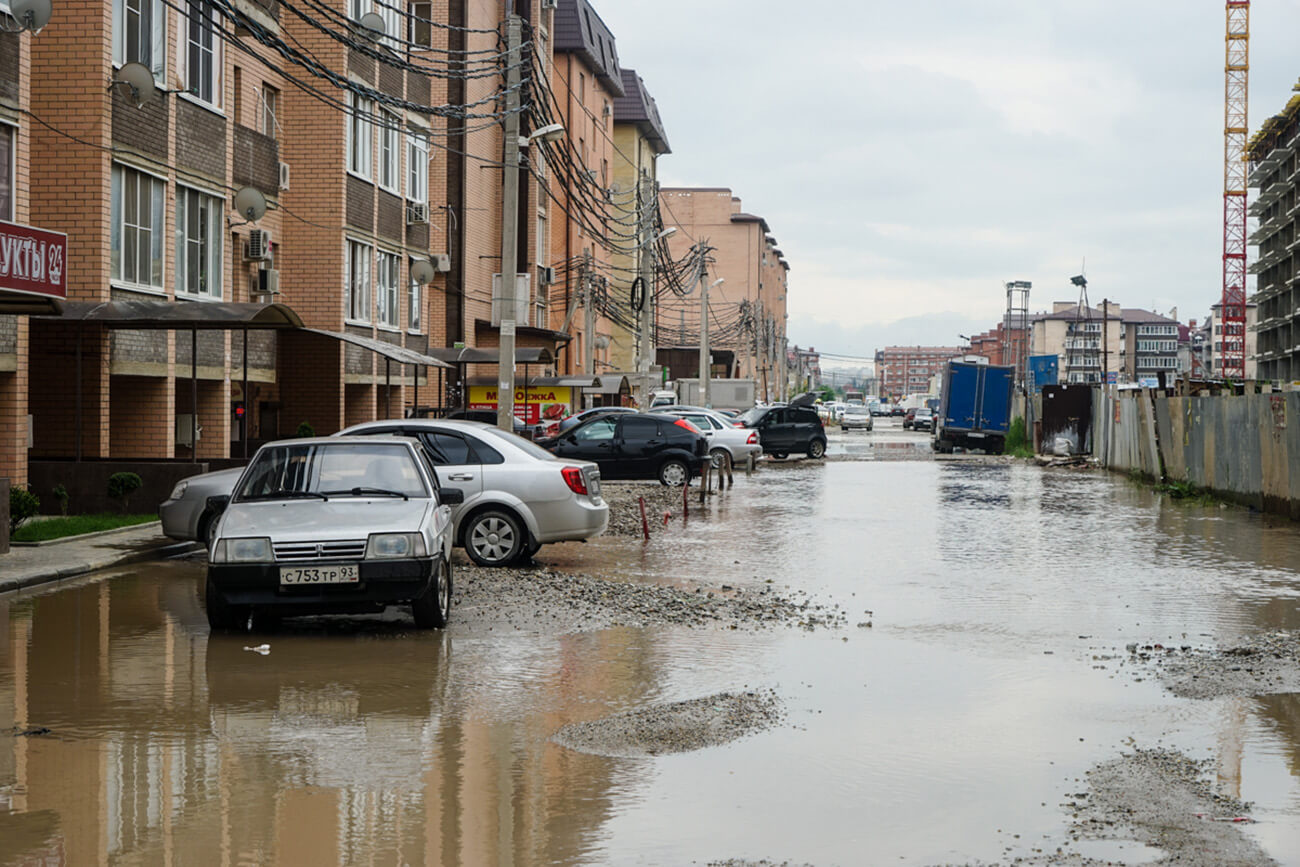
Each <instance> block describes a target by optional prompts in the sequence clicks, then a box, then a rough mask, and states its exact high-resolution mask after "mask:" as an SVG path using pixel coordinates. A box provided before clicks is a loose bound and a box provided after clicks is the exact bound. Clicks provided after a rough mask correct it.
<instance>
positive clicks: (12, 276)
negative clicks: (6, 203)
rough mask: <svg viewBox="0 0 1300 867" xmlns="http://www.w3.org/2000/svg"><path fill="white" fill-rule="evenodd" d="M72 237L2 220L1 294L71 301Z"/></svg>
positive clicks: (0, 223)
mask: <svg viewBox="0 0 1300 867" xmlns="http://www.w3.org/2000/svg"><path fill="white" fill-rule="evenodd" d="M67 252H68V236H67V235H65V234H63V233H62V232H47V231H45V230H44V229H37V228H33V227H32V226H23V225H20V224H18V223H7V222H5V221H4V220H0V294H2V293H4V292H22V293H27V294H33V295H46V296H49V297H51V298H67V297H68V282H67V281H68V278H67V267H66V264H65V263H66V260H67Z"/></svg>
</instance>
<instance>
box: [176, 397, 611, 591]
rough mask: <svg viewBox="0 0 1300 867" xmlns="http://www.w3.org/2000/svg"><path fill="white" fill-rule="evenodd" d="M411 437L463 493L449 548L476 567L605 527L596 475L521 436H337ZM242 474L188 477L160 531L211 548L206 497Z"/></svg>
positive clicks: (415, 425)
mask: <svg viewBox="0 0 1300 867" xmlns="http://www.w3.org/2000/svg"><path fill="white" fill-rule="evenodd" d="M360 434H366V435H369V434H388V435H397V436H411V437H414V438H416V439H417V440H419V441H420V443H421V444H422V445H423V446H424V447H425V451H426V452H428V454H429V456H430V458H432V460H433V463H434V465H435V469H436V471H437V475H438V483H439V484H440V485H442V486H443V487H447V488H459V489H461V490H462V491H463V492H464V495H465V501H464V503H461V504H457V505H455V506H453V511H452V516H453V518H454V520H455V522H456V528H455V542H456V544H457V545H458V546H460V547H463V548H464V549H465V553H466V554H468V555H469V558H470V559H471V560H473V561H474V562H475V563H478V564H480V565H483V566H505V565H508V564H510V563H514V562H519V561H524V560H527V559H528V558H529V557H531V556H533V555H534V554H536V553H537V551H538V550H539V549H540V548H541V546H542V545H546V544H549V543H552V542H565V541H571V540H583V539H589V538H591V537H593V536H598V535H600V534H601V533H603V532H604V531H605V528H606V526H608V524H609V504H607V503H606V502H605V501H604V499H602V497H601V495H600V469H599V468H598V467H597V466H596V465H595V464H594V463H591V462H589V461H572V460H560V459H559V458H556V457H555V455H553V454H551V453H550V452H548V451H546V450H545V449H542V448H540V447H538V446H536V445H534V444H533V443H531V442H529V441H528V440H525V439H523V438H522V437H518V436H515V435H513V434H507V433H504V432H502V431H500V430H499V429H497V428H495V427H492V426H491V425H487V424H483V423H482V422H474V421H463V420H450V419H392V420H388V421H373V422H365V423H363V424H359V425H353V426H352V427H350V428H347V429H345V430H342V431H339V432H338V433H337V434H335V436H354V435H360ZM242 472H243V470H242V469H234V470H222V471H219V472H215V473H205V474H203V475H199V476H193V477H191V478H189V479H185V480H184V481H182V482H180V483H178V484H177V485H176V488H175V490H173V491H172V495H171V497H169V498H168V499H167V500H164V501H163V503H162V504H161V505H160V506H159V509H158V511H159V516H160V517H161V519H162V522H163V532H164V533H166V534H167V535H168V536H171V537H173V538H176V539H198V540H200V541H203V542H207V543H208V545H209V548H210V547H211V528H212V527H213V525H214V521H213V518H214V517H215V515H214V510H213V509H212V508H211V507H210V506H209V505H208V497H210V496H222V495H228V494H230V492H231V491H232V490H233V489H234V486H235V483H236V482H237V481H238V480H239V476H240V474H241V473H242Z"/></svg>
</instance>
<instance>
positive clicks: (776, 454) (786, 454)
mask: <svg viewBox="0 0 1300 867" xmlns="http://www.w3.org/2000/svg"><path fill="white" fill-rule="evenodd" d="M772 457H774V458H776V459H777V460H778V461H783V460H785V459H786V458H788V457H790V453H789V452H772Z"/></svg>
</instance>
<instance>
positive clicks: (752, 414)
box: [738, 406, 768, 425]
mask: <svg viewBox="0 0 1300 867" xmlns="http://www.w3.org/2000/svg"><path fill="white" fill-rule="evenodd" d="M767 410H768V408H767V407H765V406H756V407H754V408H753V409H747V410H745V411H744V412H742V413H741V414H740V415H739V416H738V418H739V419H740V420H741V421H743V422H744V423H745V424H746V425H752V424H754V423H755V422H757V421H758V420H759V419H760V418H762V417H763V416H764V415H766V414H767Z"/></svg>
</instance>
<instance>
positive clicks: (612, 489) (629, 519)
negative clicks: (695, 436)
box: [600, 481, 701, 537]
mask: <svg viewBox="0 0 1300 867" xmlns="http://www.w3.org/2000/svg"><path fill="white" fill-rule="evenodd" d="M600 495H601V496H602V497H603V498H604V499H605V502H607V503H609V529H607V530H605V533H606V534H608V535H611V536H638V537H639V536H641V534H642V533H641V504H640V498H641V497H644V498H645V514H646V520H647V522H649V524H650V534H651V535H654V533H655V532H656V531H658V530H662V529H663V525H664V512H671V513H672V515H673V517H674V518H676V517H679V516H680V515H681V514H682V489H681V488H670V487H666V486H664V485H661V484H659V483H658V482H606V481H602V482H601V483H600ZM688 496H689V497H690V507H691V509H692V510H694V509H699V508H701V506H700V489H699V484H698V483H696V485H695V486H693V487H692V488H691V489H690V491H689V492H688Z"/></svg>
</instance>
